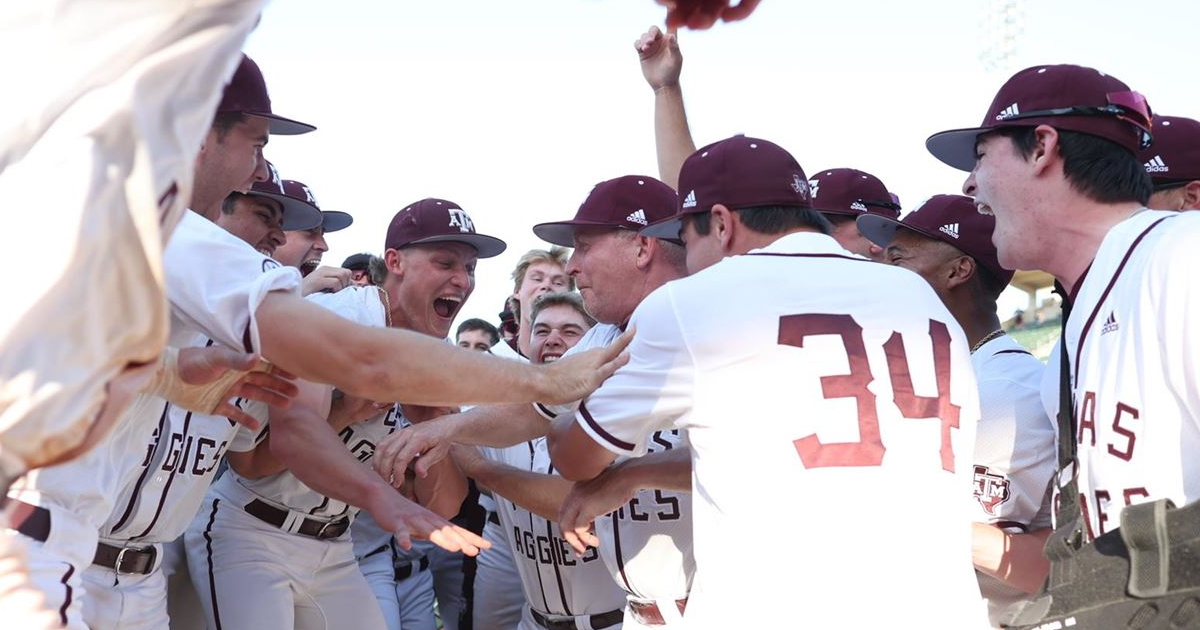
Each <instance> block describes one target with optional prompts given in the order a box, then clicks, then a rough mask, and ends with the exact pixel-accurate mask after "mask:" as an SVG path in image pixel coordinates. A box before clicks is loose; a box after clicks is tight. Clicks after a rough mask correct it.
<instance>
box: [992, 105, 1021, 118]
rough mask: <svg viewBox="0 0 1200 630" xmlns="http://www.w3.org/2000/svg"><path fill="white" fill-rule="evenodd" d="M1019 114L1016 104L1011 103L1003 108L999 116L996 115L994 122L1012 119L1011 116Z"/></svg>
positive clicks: (1019, 110) (1019, 109)
mask: <svg viewBox="0 0 1200 630" xmlns="http://www.w3.org/2000/svg"><path fill="white" fill-rule="evenodd" d="M1020 114H1021V108H1020V107H1017V104H1016V103H1013V104H1012V105H1009V106H1008V107H1005V108H1004V109H1003V110H1002V111H1001V112H1000V113H999V114H996V120H1004V119H1005V118H1012V117H1013V116H1019V115H1020Z"/></svg>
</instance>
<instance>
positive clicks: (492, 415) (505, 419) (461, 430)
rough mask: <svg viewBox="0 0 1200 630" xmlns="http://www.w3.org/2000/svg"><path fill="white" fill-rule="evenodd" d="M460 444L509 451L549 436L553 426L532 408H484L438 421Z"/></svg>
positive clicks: (491, 406) (476, 408)
mask: <svg viewBox="0 0 1200 630" xmlns="http://www.w3.org/2000/svg"><path fill="white" fill-rule="evenodd" d="M443 421H445V422H449V423H451V424H450V425H449V427H448V428H450V431H451V436H452V440H453V441H454V442H457V443H459V444H469V445H472V446H490V447H492V448H507V447H509V446H512V445H514V444H520V443H522V442H528V441H529V440H532V439H534V438H538V437H541V436H543V435H546V431H547V430H549V428H550V423H549V422H548V421H547V420H546V419H545V418H543V417H542V416H541V415H539V414H538V412H536V411H534V409H533V406H532V405H528V404H516V405H483V406H479V407H473V408H471V409H468V410H466V411H464V412H462V413H458V414H454V415H452V416H447V417H445V418H443V419H439V420H438V422H443Z"/></svg>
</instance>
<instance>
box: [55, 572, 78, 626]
mask: <svg viewBox="0 0 1200 630" xmlns="http://www.w3.org/2000/svg"><path fill="white" fill-rule="evenodd" d="M72 575H75V565H73V564H67V572H66V573H64V574H63V576H62V585H63V586H64V587H65V588H66V589H67V596H66V597H65V598H63V605H62V606H60V607H59V609H58V617H59V619H62V625H64V626H65V625H67V609H68V608H70V607H71V598H72V597H73V596H74V594H75V589H73V588H71V585H70V584H67V582H68V581H69V580H70V579H71V576H72Z"/></svg>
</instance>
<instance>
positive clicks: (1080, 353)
mask: <svg viewBox="0 0 1200 630" xmlns="http://www.w3.org/2000/svg"><path fill="white" fill-rule="evenodd" d="M1198 250H1200V215H1197V214H1195V213H1188V212H1185V213H1182V214H1179V213H1174V212H1155V211H1143V212H1140V213H1138V214H1136V215H1134V216H1133V217H1131V218H1129V219H1127V220H1125V221H1123V222H1122V223H1120V224H1118V225H1117V226H1116V227H1114V228H1113V229H1112V230H1110V231H1109V233H1108V235H1107V236H1105V238H1104V241H1103V242H1102V243H1101V245H1100V249H1099V250H1098V251H1097V253H1096V258H1095V259H1094V260H1093V262H1092V265H1091V267H1090V268H1089V270H1088V271H1087V273H1086V275H1085V276H1084V277H1083V278H1082V279H1081V281H1080V283H1079V286H1078V288H1077V290H1076V295H1075V297H1074V304H1073V307H1072V311H1071V316H1070V318H1068V320H1067V326H1066V331H1065V335H1064V341H1065V347H1066V350H1067V356H1068V359H1069V362H1070V369H1071V372H1072V373H1073V375H1074V405H1075V415H1076V426H1077V427H1078V434H1077V435H1076V440H1077V443H1078V445H1079V462H1080V466H1081V474H1080V477H1079V492H1080V494H1081V495H1082V499H1083V515H1084V520H1085V522H1087V524H1088V527H1089V529H1090V531H1091V533H1092V534H1093V535H1096V536H1098V535H1100V534H1102V533H1104V532H1107V531H1111V530H1112V529H1114V528H1116V527H1117V526H1118V525H1119V524H1120V514H1119V513H1120V510H1121V509H1122V508H1124V507H1125V506H1127V505H1132V504H1135V503H1141V502H1144V501H1152V500H1156V499H1162V498H1169V499H1171V500H1172V501H1174V502H1175V504H1176V505H1184V504H1186V503H1191V502H1193V501H1196V500H1197V499H1200V458H1197V457H1196V456H1195V454H1196V453H1197V452H1200V384H1198V381H1197V378H1196V374H1195V370H1196V366H1200V339H1197V332H1196V327H1195V323H1196V321H1197V317H1200V276H1197V274H1195V273H1194V272H1193V270H1194V268H1195V252H1196V251H1198ZM1054 360H1055V359H1052V361H1054ZM1054 373H1055V375H1057V370H1055V371H1054ZM1045 387H1046V388H1047V391H1046V393H1045V394H1044V398H1045V399H1047V400H1049V401H1056V400H1057V399H1058V395H1057V392H1058V382H1057V380H1056V379H1053V378H1048V379H1046V382H1045ZM1048 406H1049V405H1048ZM1151 419H1152V421H1151Z"/></svg>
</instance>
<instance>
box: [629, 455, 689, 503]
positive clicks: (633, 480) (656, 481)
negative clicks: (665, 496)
mask: <svg viewBox="0 0 1200 630" xmlns="http://www.w3.org/2000/svg"><path fill="white" fill-rule="evenodd" d="M614 469H615V470H614V471H613V472H614V473H616V474H617V475H618V476H619V477H620V478H621V479H622V480H623V482H624V483H625V484H627V485H628V487H630V488H631V489H632V490H633V491H635V492H636V491H639V490H670V491H672V492H691V491H692V451H691V448H689V447H686V446H681V447H676V448H673V449H671V450H669V451H662V452H659V453H650V454H649V455H646V456H645V457H635V458H633V459H627V460H625V461H623V462H621V463H620V464H617V465H616V466H614Z"/></svg>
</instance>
